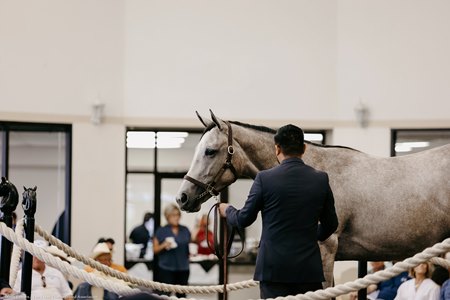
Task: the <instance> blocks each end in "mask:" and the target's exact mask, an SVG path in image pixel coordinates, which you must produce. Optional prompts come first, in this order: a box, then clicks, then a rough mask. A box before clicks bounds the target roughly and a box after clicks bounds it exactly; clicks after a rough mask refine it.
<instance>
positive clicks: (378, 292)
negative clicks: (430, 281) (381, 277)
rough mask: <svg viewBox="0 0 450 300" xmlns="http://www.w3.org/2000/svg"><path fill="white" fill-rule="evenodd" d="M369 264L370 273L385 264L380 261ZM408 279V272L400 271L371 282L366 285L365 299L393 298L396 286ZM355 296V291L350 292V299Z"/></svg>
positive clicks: (378, 269)
mask: <svg viewBox="0 0 450 300" xmlns="http://www.w3.org/2000/svg"><path fill="white" fill-rule="evenodd" d="M370 265H371V267H372V270H371V271H370V273H375V272H378V271H381V270H384V269H385V264H384V262H382V261H374V262H370ZM408 279H409V276H408V272H402V273H400V274H398V275H397V276H395V277H392V278H390V279H388V280H386V281H382V282H379V283H378V284H371V285H369V286H368V287H367V299H370V300H374V299H382V300H393V299H394V298H395V296H396V295H397V289H398V287H399V286H400V285H401V284H402V283H403V282H405V281H407V280H408ZM357 297H358V293H357V292H352V293H351V294H350V299H357Z"/></svg>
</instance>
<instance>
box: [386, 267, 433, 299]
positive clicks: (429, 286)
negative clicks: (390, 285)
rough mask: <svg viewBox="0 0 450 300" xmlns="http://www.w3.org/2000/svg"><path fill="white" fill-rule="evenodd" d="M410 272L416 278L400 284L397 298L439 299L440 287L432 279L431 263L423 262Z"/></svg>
mask: <svg viewBox="0 0 450 300" xmlns="http://www.w3.org/2000/svg"><path fill="white" fill-rule="evenodd" d="M410 272H411V275H412V276H413V277H414V278H413V279H410V280H408V281H406V282H404V283H402V284H401V285H400V287H399V288H398V290H397V296H395V300H411V299H415V300H439V293H440V287H439V285H437V284H436V283H435V282H434V281H433V280H431V279H430V277H431V273H432V269H431V264H430V263H421V264H419V265H418V266H416V267H415V268H413V269H411V271H410Z"/></svg>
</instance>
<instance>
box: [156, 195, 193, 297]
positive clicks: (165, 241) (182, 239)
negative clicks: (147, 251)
mask: <svg viewBox="0 0 450 300" xmlns="http://www.w3.org/2000/svg"><path fill="white" fill-rule="evenodd" d="M164 216H165V217H166V220H167V223H168V224H167V225H166V226H163V227H159V228H158V230H156V233H155V237H154V238H153V252H154V253H155V255H158V258H159V260H158V267H159V269H158V271H159V272H158V278H157V280H158V281H159V282H163V283H169V284H180V285H187V283H188V279H189V242H190V241H191V233H190V231H189V229H188V228H187V227H186V226H183V225H181V224H180V218H181V211H180V209H179V208H178V206H177V205H175V204H169V205H168V206H167V207H166V208H165V209H164ZM169 294H170V293H168V294H167V293H166V295H169ZM176 296H177V297H178V298H182V297H186V295H185V294H180V293H177V294H176Z"/></svg>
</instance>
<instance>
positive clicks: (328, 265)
mask: <svg viewBox="0 0 450 300" xmlns="http://www.w3.org/2000/svg"><path fill="white" fill-rule="evenodd" d="M319 247H320V254H321V256H322V266H323V273H324V276H325V284H324V287H323V288H324V289H326V288H328V287H332V286H333V285H334V276H333V271H334V258H335V256H336V252H337V248H338V237H337V234H332V235H331V236H330V237H329V238H328V239H327V240H326V241H324V242H319Z"/></svg>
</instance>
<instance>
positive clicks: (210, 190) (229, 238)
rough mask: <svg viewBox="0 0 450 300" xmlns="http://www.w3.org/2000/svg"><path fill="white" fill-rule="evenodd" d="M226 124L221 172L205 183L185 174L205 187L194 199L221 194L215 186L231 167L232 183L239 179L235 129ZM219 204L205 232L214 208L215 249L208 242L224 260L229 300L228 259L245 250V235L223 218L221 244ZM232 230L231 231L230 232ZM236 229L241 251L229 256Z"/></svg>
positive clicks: (194, 182) (225, 290) (195, 182)
mask: <svg viewBox="0 0 450 300" xmlns="http://www.w3.org/2000/svg"><path fill="white" fill-rule="evenodd" d="M224 122H225V124H226V125H227V127H228V147H227V158H226V160H225V163H224V164H223V166H222V168H221V169H220V170H219V172H218V173H217V174H216V176H214V178H213V180H212V181H211V182H209V183H203V182H201V181H199V180H197V179H195V178H192V177H191V176H188V175H185V176H184V179H186V180H187V181H190V182H192V183H193V184H195V185H197V186H199V187H201V188H203V189H204V190H205V191H204V192H203V193H201V194H200V195H198V196H197V197H196V198H195V199H193V200H192V201H196V200H198V199H201V198H203V197H204V196H206V195H208V194H210V195H211V196H213V197H215V196H217V195H219V191H218V190H216V189H215V188H214V186H215V185H216V183H217V180H218V179H220V177H222V175H223V174H224V173H225V171H226V170H228V169H230V171H231V172H232V173H233V175H234V180H233V181H232V182H230V184H232V183H233V182H235V181H236V180H237V179H238V175H237V172H236V169H235V168H234V166H233V163H232V162H231V159H232V158H233V154H234V148H233V131H232V129H231V124H230V122H228V121H224ZM219 204H220V202H217V203H215V204H214V205H213V206H212V207H211V209H210V210H209V213H208V218H207V220H208V221H207V222H206V226H205V232H208V227H209V215H210V214H211V211H212V210H213V209H214V233H213V235H214V249H212V246H211V245H210V244H209V239H208V238H207V239H206V241H207V243H208V247H209V248H210V249H211V250H213V251H214V253H215V255H216V256H217V258H219V260H221V261H222V262H223V270H224V271H223V272H224V274H223V275H224V285H223V299H224V300H227V299H228V292H227V278H228V267H227V260H228V259H230V258H234V257H237V256H238V255H239V254H241V253H242V251H243V250H244V239H243V237H244V235H243V233H242V231H241V230H239V229H238V228H231V230H230V229H229V228H228V224H227V223H226V219H222V218H221V221H222V222H223V223H222V226H223V229H224V235H223V237H224V240H225V241H224V242H223V243H222V245H220V243H219V240H218V227H219V225H218V222H219ZM229 231H230V232H229ZM235 231H237V232H238V234H239V236H240V237H241V242H242V249H241V251H240V252H239V253H238V254H237V255H235V256H232V257H228V253H230V248H231V244H232V243H233V238H234V233H235Z"/></svg>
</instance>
